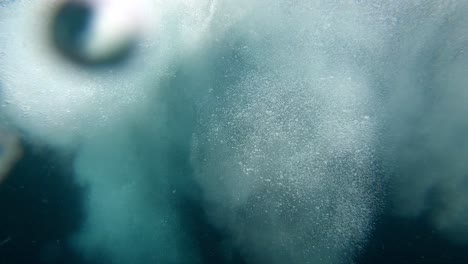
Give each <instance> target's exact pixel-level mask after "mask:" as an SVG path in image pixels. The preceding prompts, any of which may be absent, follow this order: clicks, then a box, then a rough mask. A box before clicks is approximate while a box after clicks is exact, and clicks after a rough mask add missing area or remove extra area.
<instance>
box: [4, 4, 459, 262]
mask: <svg viewBox="0 0 468 264" xmlns="http://www.w3.org/2000/svg"><path fill="white" fill-rule="evenodd" d="M78 7H80V8H78ZM63 8H65V9H66V10H65V11H66V12H65V11H63V10H64V9H63ZM61 12H65V13H67V12H69V13H70V14H73V15H70V14H68V13H67V15H64V16H63V17H62V16H61V15H60V14H62V13H61ZM467 12H468V5H467V4H466V3H463V1H412V2H408V1H392V2H388V3H375V1H366V0H354V1H306V0H297V1H284V0H269V1H267V0H254V1H247V0H240V1H239V0H237V1H234V0H232V1H231V0H227V1H217V0H185V1H183V0H176V1H163V0H152V1H150V0H138V1H130V0H121V1H117V0H104V1H102V0H100V1H98V0H95V1H92V0H86V1H85V0H81V1H71V0H70V1H59V0H39V1H32V0H18V1H9V2H4V3H2V4H0V32H2V34H1V35H0V50H1V53H0V88H1V95H2V97H1V101H2V111H1V115H2V120H3V119H5V120H8V123H9V124H10V125H11V126H12V127H14V128H15V129H18V130H20V131H21V133H22V134H24V138H25V139H26V140H27V141H29V142H30V143H31V144H34V145H39V146H40V145H49V146H51V147H53V148H54V149H56V150H57V151H58V152H64V153H73V154H74V172H75V173H74V175H73V177H74V179H75V180H76V182H77V183H78V184H80V185H82V186H84V188H86V196H85V199H86V202H85V204H86V207H85V211H86V218H85V219H84V220H83V223H82V225H81V228H80V230H79V232H77V233H76V234H75V235H74V236H73V237H71V238H70V241H69V242H70V243H71V244H73V246H74V248H75V250H76V251H78V252H80V253H81V254H83V255H85V256H87V257H88V258H89V259H90V260H93V259H94V258H97V257H103V258H104V259H109V260H110V262H112V263H121V264H133V263H136V264H138V263H203V262H204V261H205V260H204V256H203V254H202V253H201V251H202V249H201V248H202V246H201V245H200V243H199V241H198V240H197V239H199V238H197V237H195V236H194V235H193V233H191V232H190V230H191V229H196V228H197V227H190V224H191V223H194V221H195V220H193V219H191V216H193V215H194V214H195V213H194V214H193V215H190V214H189V215H188V216H187V214H186V213H185V214H184V213H183V211H184V210H192V209H193V208H192V209H187V208H188V207H190V206H189V205H188V202H187V203H184V201H190V202H191V203H193V204H197V206H199V207H200V208H201V209H200V210H201V211H202V213H200V214H201V215H203V219H204V221H206V222H207V225H209V226H212V227H213V229H214V230H216V231H217V232H219V233H220V234H221V235H220V236H221V238H220V239H219V240H220V243H222V247H223V248H222V250H225V251H223V252H224V253H225V255H226V256H224V259H225V260H226V262H229V260H230V257H229V256H230V255H235V254H239V255H240V256H241V258H242V260H245V263H280V264H281V263H298V264H299V263H300V264H302V263H325V264H328V263H330V264H339V263H353V262H354V261H355V260H356V259H357V256H358V255H359V253H360V252H361V250H362V248H363V247H365V245H366V242H367V239H368V238H369V236H370V235H371V234H372V231H373V227H374V222H375V220H376V219H377V217H378V213H379V210H380V208H381V207H382V204H383V203H384V202H386V201H384V200H385V199H388V200H390V201H392V204H393V208H392V209H393V210H394V213H395V214H397V215H399V216H401V217H412V218H416V217H428V218H429V221H430V222H431V223H432V224H433V226H434V227H435V228H436V230H437V231H438V232H440V233H441V234H443V235H446V236H447V237H448V238H450V239H452V240H453V241H456V242H459V243H466V242H467V241H466V237H468V236H467V235H466V234H468V228H467V225H466V220H465V219H467V217H468V196H467V194H466V191H465V189H466V188H464V186H466V183H467V182H468V167H467V165H466V164H468V163H467V162H465V161H466V158H467V157H468V148H467V146H466V144H465V143H464V141H465V140H464V137H465V134H466V133H465V132H466V130H467V128H468V121H467V119H466V118H465V116H467V114H468V108H467V104H466V99H467V92H466V89H464V87H465V86H466V84H467V83H468V80H467V77H466V74H465V71H466V69H467V68H468V65H467V62H468V58H467V55H466V44H467V43H468V39H467V38H468V32H467V30H468V29H467V27H466V25H467V24H468V21H467V17H466V16H465V15H464V14H466V13H467ZM59 22H60V23H59ZM54 23H55V24H54ZM18 25H20V26H18ZM54 34H56V35H54ZM51 36H52V37H51ZM122 54H125V55H124V57H125V59H117V60H113V59H115V58H117V57H119V58H121V57H120V55H122ZM109 58H111V59H112V63H106V62H108V59H109ZM83 61H85V63H83ZM205 218H206V219H205ZM191 221H193V222H191Z"/></svg>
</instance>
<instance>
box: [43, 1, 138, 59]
mask: <svg viewBox="0 0 468 264" xmlns="http://www.w3.org/2000/svg"><path fill="white" fill-rule="evenodd" d="M95 16H96V11H95V7H93V6H92V5H91V4H90V3H86V2H83V1H72V0H70V1H67V2H65V3H64V4H62V5H61V6H60V7H59V8H58V9H57V11H56V13H55V15H54V17H53V18H52V27H51V30H52V41H53V42H54V43H53V44H54V45H55V46H56V48H57V49H58V50H59V52H60V53H62V55H64V56H65V57H66V58H68V59H71V60H72V61H74V62H76V63H79V64H82V65H86V66H109V65H116V64H118V63H120V62H122V61H123V60H124V59H125V58H127V57H128V54H129V53H130V51H131V45H128V46H125V47H123V48H122V49H119V50H117V51H116V52H113V53H111V54H109V55H108V56H101V57H96V56H91V55H90V54H89V52H88V50H87V47H88V44H89V43H90V42H92V41H93V39H90V38H91V36H90V32H91V29H92V26H93V23H94V20H95Z"/></svg>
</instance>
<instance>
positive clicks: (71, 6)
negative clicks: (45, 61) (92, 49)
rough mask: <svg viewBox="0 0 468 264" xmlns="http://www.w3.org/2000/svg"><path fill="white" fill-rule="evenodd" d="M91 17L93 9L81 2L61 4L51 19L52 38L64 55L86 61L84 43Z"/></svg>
mask: <svg viewBox="0 0 468 264" xmlns="http://www.w3.org/2000/svg"><path fill="white" fill-rule="evenodd" d="M92 19H93V9H92V7H91V6H89V5H88V4H85V3H83V2H67V3H65V4H63V5H62V6H61V7H60V8H59V9H58V12H57V14H56V16H55V17H54V20H53V25H52V26H53V28H52V32H53V40H54V42H55V45H56V46H57V48H58V49H59V50H60V51H61V52H63V53H64V54H65V55H66V56H68V57H70V58H72V59H74V60H77V61H81V62H85V61H86V56H85V54H84V45H85V38H86V32H87V31H88V29H89V27H90V25H91V21H92Z"/></svg>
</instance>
